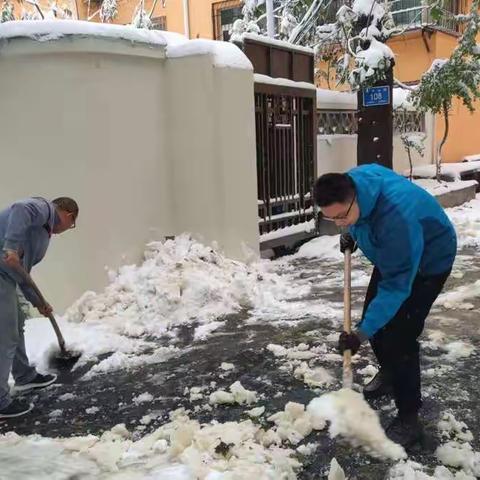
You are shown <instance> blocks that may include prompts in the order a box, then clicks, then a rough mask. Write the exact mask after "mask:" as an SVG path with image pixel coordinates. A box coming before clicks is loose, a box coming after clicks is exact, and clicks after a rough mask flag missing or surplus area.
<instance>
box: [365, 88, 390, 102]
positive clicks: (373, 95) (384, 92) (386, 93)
mask: <svg viewBox="0 0 480 480" xmlns="http://www.w3.org/2000/svg"><path fill="white" fill-rule="evenodd" d="M389 103H390V87H389V86H388V85H385V86H382V87H371V88H365V90H363V106H364V107H376V106H378V105H388V104H389Z"/></svg>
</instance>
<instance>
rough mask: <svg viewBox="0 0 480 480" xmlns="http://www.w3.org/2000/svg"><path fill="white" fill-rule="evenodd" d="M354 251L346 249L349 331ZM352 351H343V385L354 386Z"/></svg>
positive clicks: (345, 308) (347, 326)
mask: <svg viewBox="0 0 480 480" xmlns="http://www.w3.org/2000/svg"><path fill="white" fill-rule="evenodd" d="M351 279H352V252H351V251H350V250H349V249H347V250H345V267H344V283H343V330H344V331H345V332H347V333H350V332H351V331H352V317H351V296H352V281H351ZM352 384H353V372H352V352H351V351H350V350H345V351H344V352H343V387H344V388H352Z"/></svg>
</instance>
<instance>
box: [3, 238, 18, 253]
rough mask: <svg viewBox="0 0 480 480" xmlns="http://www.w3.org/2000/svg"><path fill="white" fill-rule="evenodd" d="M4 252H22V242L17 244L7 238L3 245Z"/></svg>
mask: <svg viewBox="0 0 480 480" xmlns="http://www.w3.org/2000/svg"><path fill="white" fill-rule="evenodd" d="M3 250H14V251H15V252H18V251H20V242H17V241H15V240H9V239H8V238H7V239H5V242H4V243H3Z"/></svg>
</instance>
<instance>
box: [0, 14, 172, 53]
mask: <svg viewBox="0 0 480 480" xmlns="http://www.w3.org/2000/svg"><path fill="white" fill-rule="evenodd" d="M67 35H78V36H92V37H104V38H120V39H122V40H129V41H131V42H136V43H147V44H150V45H155V46H158V47H163V46H166V45H167V43H168V41H167V38H166V36H165V35H163V32H159V31H158V30H157V31H155V30H145V29H141V28H135V27H132V26H129V25H110V24H104V23H93V22H85V21H80V20H18V21H12V22H4V23H2V24H0V39H12V38H31V39H33V40H37V41H39V42H47V41H50V40H58V39H59V38H62V37H64V36H67ZM179 36H180V35H179ZM172 39H173V37H172Z"/></svg>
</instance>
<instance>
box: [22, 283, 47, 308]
mask: <svg viewBox="0 0 480 480" xmlns="http://www.w3.org/2000/svg"><path fill="white" fill-rule="evenodd" d="M18 286H19V287H20V289H21V290H22V293H23V295H24V296H25V298H26V299H27V300H28V301H29V302H30V303H31V304H32V305H33V306H34V307H35V308H38V307H41V306H42V301H41V300H40V298H39V297H38V296H37V294H36V293H35V291H34V290H33V289H32V288H31V287H29V286H28V285H25V284H22V283H19V284H18Z"/></svg>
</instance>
